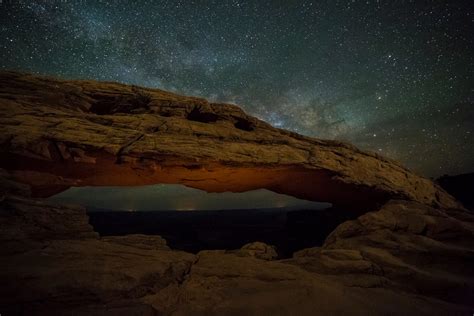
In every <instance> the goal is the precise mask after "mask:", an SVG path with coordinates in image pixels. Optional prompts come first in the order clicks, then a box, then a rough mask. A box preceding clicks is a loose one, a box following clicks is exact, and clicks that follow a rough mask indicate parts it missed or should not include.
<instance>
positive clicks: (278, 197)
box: [49, 184, 331, 211]
mask: <svg viewBox="0 0 474 316" xmlns="http://www.w3.org/2000/svg"><path fill="white" fill-rule="evenodd" d="M49 200H51V201H54V202H58V203H65V204H76V205H82V206H84V207H86V208H96V209H105V210H110V211H171V210H175V211H220V210H244V209H277V208H288V209H291V208H298V209H323V208H326V207H330V206H331V204H330V203H324V202H314V201H308V200H303V199H298V198H295V197H292V196H288V195H284V194H279V193H275V192H273V191H270V190H266V189H258V190H251V191H246V192H237V193H236V192H222V193H215V192H212V193H207V192H206V191H203V190H199V189H194V188H190V187H186V186H184V185H180V184H157V185H148V186H138V187H112V186H111V187H72V188H70V189H68V190H66V191H63V192H61V193H59V194H57V195H55V196H53V197H50V198H49Z"/></svg>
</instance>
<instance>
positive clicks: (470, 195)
mask: <svg viewBox="0 0 474 316" xmlns="http://www.w3.org/2000/svg"><path fill="white" fill-rule="evenodd" d="M436 182H437V183H439V185H440V186H441V187H442V188H443V189H444V190H446V191H448V193H449V194H451V195H452V196H454V197H455V198H457V199H458V200H459V201H461V202H462V203H463V204H464V206H465V207H467V208H468V209H470V210H474V172H471V173H464V174H459V175H456V176H447V175H445V176H442V177H440V178H438V179H437V180H436Z"/></svg>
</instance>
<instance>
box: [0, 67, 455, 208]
mask: <svg viewBox="0 0 474 316" xmlns="http://www.w3.org/2000/svg"><path fill="white" fill-rule="evenodd" d="M0 117H1V121H0V123H1V124H0V143H1V144H2V145H1V151H2V155H1V159H0V163H1V166H3V167H4V168H6V169H10V170H17V172H16V173H15V176H16V177H17V178H18V179H20V180H22V181H23V182H26V183H29V184H32V189H33V193H34V194H35V195H37V196H49V195H51V194H54V193H57V192H59V191H61V190H64V189H66V188H67V187H69V186H72V185H77V186H81V185H144V184H153V183H182V184H185V185H187V186H191V187H195V188H200V189H204V190H207V191H215V192H221V191H246V190H252V189H256V188H267V189H270V190H274V191H276V192H281V193H285V194H290V195H294V196H297V197H301V198H306V199H311V200H315V201H327V202H332V203H334V204H338V205H341V204H344V205H345V206H346V207H347V208H350V207H352V208H372V209H375V208H376V207H377V206H378V205H380V204H383V203H385V202H386V201H387V200H389V199H391V198H398V199H406V200H415V201H418V202H421V203H424V204H430V205H438V206H443V207H457V206H458V204H457V202H456V201H455V200H454V199H453V198H452V197H451V196H449V195H448V194H447V193H445V192H444V191H443V190H442V189H440V188H439V187H438V186H437V185H435V184H434V183H433V182H432V181H430V180H428V179H425V178H423V177H420V176H418V175H416V174H414V173H412V172H410V171H409V170H407V169H405V168H404V167H402V166H401V165H399V164H398V163H396V162H394V161H392V160H389V159H386V158H383V157H381V156H378V155H377V154H374V153H367V152H363V151H360V150H358V149H357V148H355V147H354V146H352V145H349V144H345V143H340V142H336V141H326V140H319V139H314V138H309V137H304V136H301V135H298V134H295V133H292V132H288V131H285V130H281V129H277V128H273V127H271V126H270V125H269V124H267V123H265V122H262V121H260V120H258V119H256V118H254V117H251V116H249V115H247V114H245V113H244V112H243V111H242V110H241V109H240V108H239V107H237V106H235V105H230V104H217V103H209V102H207V101H206V100H204V99H199V98H193V97H185V96H179V95H175V94H172V93H169V92H165V91H161V90H153V89H145V88H139V87H135V86H127V85H123V84H116V83H108V82H95V81H60V80H56V79H52V78H45V77H36V76H32V75H26V74H19V73H13V72H3V73H1V74H0Z"/></svg>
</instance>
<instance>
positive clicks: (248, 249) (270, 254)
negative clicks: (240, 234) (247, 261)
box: [236, 241, 278, 260]
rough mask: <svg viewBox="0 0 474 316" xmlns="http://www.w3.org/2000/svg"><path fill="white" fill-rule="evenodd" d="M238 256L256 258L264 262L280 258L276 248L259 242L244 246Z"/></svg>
mask: <svg viewBox="0 0 474 316" xmlns="http://www.w3.org/2000/svg"><path fill="white" fill-rule="evenodd" d="M236 254H237V255H239V256H248V257H255V258H258V259H262V260H275V259H276V258H277V257H278V254H277V252H276V249H275V247H274V246H271V245H267V244H265V243H263V242H258V241H256V242H252V243H249V244H246V245H244V246H242V248H240V250H238V251H237V252H236Z"/></svg>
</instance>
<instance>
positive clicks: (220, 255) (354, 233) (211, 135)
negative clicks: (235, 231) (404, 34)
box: [0, 72, 474, 316]
mask: <svg viewBox="0 0 474 316" xmlns="http://www.w3.org/2000/svg"><path fill="white" fill-rule="evenodd" d="M0 83H1V84H0V113H1V115H0V120H1V124H0V132H1V133H0V141H1V143H2V145H1V146H0V150H1V153H0V154H1V155H0V163H1V164H0V168H1V169H0V313H1V314H2V315H3V314H5V315H25V314H28V315H29V314H33V315H35V314H37V315H44V314H48V315H71V314H73V315H430V316H432V315H471V314H472V311H473V310H474V303H473V300H472V297H474V269H473V268H472V267H473V266H474V216H473V214H472V213H471V212H469V211H467V210H465V209H464V208H462V206H461V205H460V204H459V203H458V202H457V201H456V200H455V199H454V198H452V197H451V196H450V195H449V194H447V193H446V192H445V191H443V190H442V189H440V188H439V187H438V186H437V185H435V184H433V182H431V181H430V180H428V179H425V178H422V177H420V176H418V175H416V174H414V173H412V172H410V171H408V170H407V169H405V168H403V167H402V166H400V165H399V164H398V163H396V162H393V161H391V160H388V159H385V158H383V157H380V156H377V155H375V154H371V153H365V152H362V151H360V150H358V149H356V148H355V147H353V146H351V145H348V144H341V143H337V142H333V141H323V140H318V139H313V138H308V137H303V136H301V135H297V134H294V133H290V132H288V131H284V130H280V129H275V128H273V127H271V126H269V125H268V124H266V123H264V122H261V121H259V120H257V119H255V118H253V117H250V116H248V115H246V114H245V113H244V112H243V111H242V110H240V108H238V107H237V106H234V105H226V104H213V103H209V102H207V101H205V100H202V99H198V98H191V97H184V96H178V95H174V94H171V93H168V92H164V91H160V90H151V89H144V88H139V87H134V86H126V85H121V84H116V83H101V82H94V81H59V80H56V79H51V78H45V77H36V76H31V75H26V74H20V73H13V72H4V73H2V74H1V75H0ZM152 183H182V184H185V185H188V186H193V187H197V188H201V189H205V190H207V191H217V192H219V191H225V190H231V191H246V190H251V189H257V188H268V189H271V190H274V191H277V192H282V193H286V194H290V195H294V196H297V197H303V198H307V199H313V200H317V201H329V202H332V203H333V204H336V205H339V206H342V207H347V208H348V209H354V210H357V211H358V212H359V213H358V214H361V215H360V216H359V217H358V218H357V219H356V220H352V221H347V222H344V223H341V224H340V225H339V226H338V227H337V228H336V229H335V230H334V231H333V232H332V233H331V234H330V235H329V236H328V237H327V239H326V241H325V243H324V245H323V246H322V247H318V248H309V249H303V250H301V251H298V252H296V253H295V254H294V255H293V257H292V258H289V259H284V260H262V259H275V258H274V257H275V256H274V254H273V252H272V249H271V247H270V246H268V245H265V244H260V243H254V244H250V245H248V246H247V247H244V248H243V249H238V250H206V251H201V252H199V253H198V254H190V253H186V252H182V251H175V250H172V249H169V247H168V246H167V245H166V241H165V240H164V239H163V238H161V237H159V236H145V235H128V236H110V237H103V238H101V237H100V236H98V235H97V233H95V232H94V231H93V229H92V227H91V226H90V225H89V222H88V217H87V215H86V212H85V209H84V208H82V207H79V206H66V205H57V204H52V203H49V202H46V201H45V200H43V199H41V198H38V197H45V196H50V195H52V194H54V193H56V192H60V191H62V190H65V189H67V188H68V187H70V186H80V185H143V184H152ZM262 254H263V257H264V258H259V256H260V257H261V255H262Z"/></svg>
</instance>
